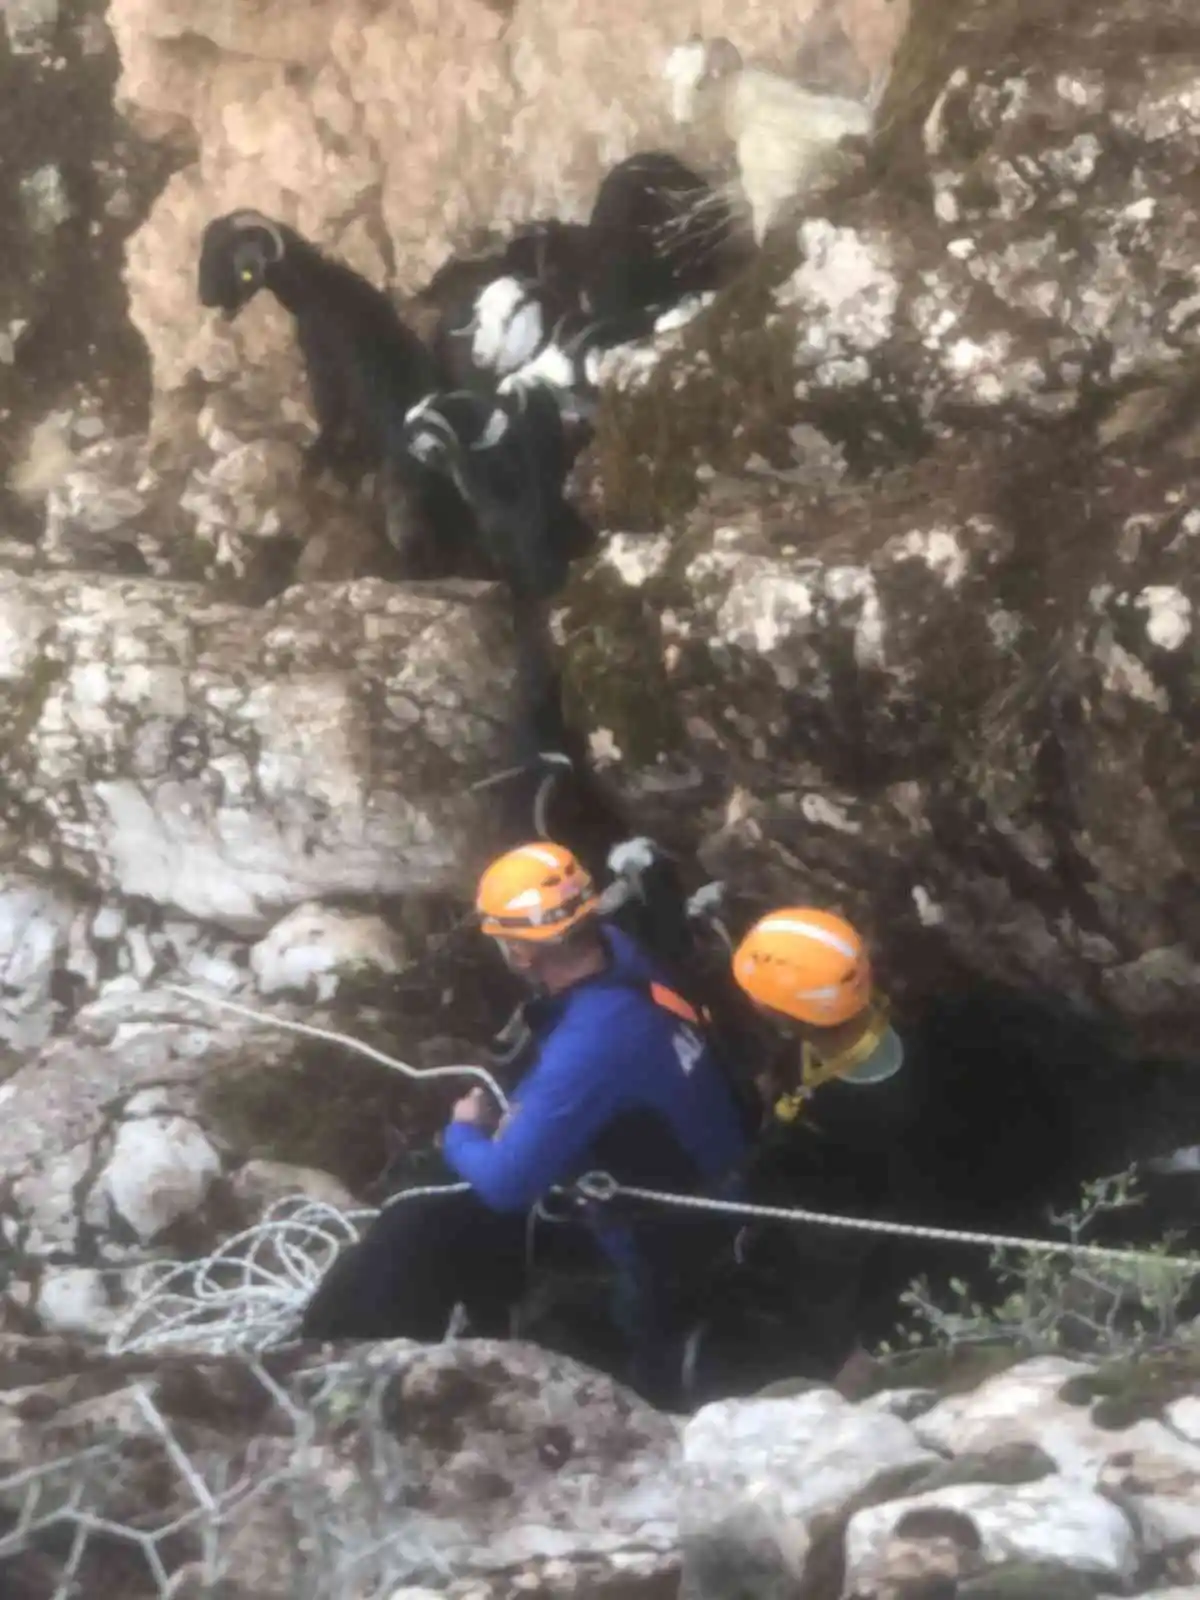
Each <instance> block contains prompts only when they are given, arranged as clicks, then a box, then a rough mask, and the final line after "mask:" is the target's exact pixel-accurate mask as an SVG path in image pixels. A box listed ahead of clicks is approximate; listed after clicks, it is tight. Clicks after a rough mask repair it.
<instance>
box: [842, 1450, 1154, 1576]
mask: <svg viewBox="0 0 1200 1600" xmlns="http://www.w3.org/2000/svg"><path fill="white" fill-rule="evenodd" d="M932 1511H939V1512H942V1511H949V1512H957V1513H960V1514H962V1515H964V1516H965V1517H966V1518H968V1519H969V1521H970V1522H971V1523H972V1524H973V1526H974V1527H975V1529H976V1530H977V1532H978V1536H979V1548H980V1554H981V1557H982V1560H983V1561H984V1562H986V1563H989V1564H995V1563H998V1562H1000V1561H1007V1560H1013V1559H1019V1560H1029V1561H1055V1562H1059V1563H1061V1564H1062V1565H1064V1566H1067V1567H1070V1568H1074V1569H1076V1570H1078V1571H1081V1572H1083V1573H1091V1574H1094V1575H1095V1576H1096V1577H1098V1578H1100V1579H1101V1580H1103V1581H1104V1582H1105V1583H1108V1584H1124V1583H1128V1582H1129V1581H1130V1579H1132V1577H1133V1575H1134V1573H1135V1572H1136V1571H1137V1567H1138V1561H1139V1550H1138V1542H1137V1536H1136V1534H1135V1532H1134V1529H1133V1528H1132V1526H1131V1525H1130V1523H1129V1521H1128V1520H1127V1519H1126V1517H1125V1516H1124V1515H1123V1514H1122V1513H1121V1512H1120V1511H1119V1510H1118V1509H1117V1507H1116V1506H1114V1505H1113V1504H1112V1502H1111V1501H1109V1500H1106V1499H1105V1498H1104V1497H1103V1496H1102V1495H1099V1494H1097V1493H1095V1491H1093V1490H1090V1489H1086V1488H1084V1487H1082V1486H1081V1485H1079V1484H1072V1483H1069V1482H1067V1481H1065V1480H1064V1479H1061V1478H1049V1479H1046V1480H1045V1481H1044V1482H1042V1483H1026V1484H1020V1485H1018V1486H1017V1487H1014V1488H995V1487H992V1486H990V1485H986V1484H963V1485H961V1486H958V1487H955V1488H949V1489H938V1490H934V1491H933V1492H932V1493H930V1494H923V1495H916V1496H913V1497H911V1498H909V1499H902V1500H892V1501H889V1502H888V1503H887V1504H886V1505H879V1506H869V1507H867V1508H865V1509H864V1510H862V1511H858V1512H856V1513H855V1514H854V1515H853V1516H852V1517H851V1518H850V1522H849V1525H848V1526H847V1529H846V1581H847V1588H848V1589H849V1590H850V1592H852V1593H855V1592H857V1593H867V1594H869V1593H871V1590H872V1587H873V1585H874V1584H875V1583H876V1582H877V1581H878V1577H879V1575H880V1573H881V1571H882V1568H883V1561H884V1557H885V1553H886V1550H887V1541H888V1540H889V1539H890V1538H891V1537H892V1535H893V1534H894V1532H895V1530H896V1526H897V1524H898V1523H900V1522H902V1521H903V1520H905V1519H906V1518H908V1517H909V1516H912V1515H915V1514H916V1513H917V1512H922V1513H924V1512H932Z"/></svg>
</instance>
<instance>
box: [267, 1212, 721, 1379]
mask: <svg viewBox="0 0 1200 1600" xmlns="http://www.w3.org/2000/svg"><path fill="white" fill-rule="evenodd" d="M638 1231H639V1237H640V1242H641V1247H642V1248H641V1249H640V1250H639V1251H638V1252H637V1259H636V1260H634V1261H630V1262H628V1263H627V1264H626V1265H625V1266H623V1267H618V1266H614V1265H613V1264H611V1263H608V1262H606V1260H605V1257H604V1254H603V1253H602V1252H601V1250H600V1248H599V1246H598V1244H597V1242H596V1240H595V1238H594V1237H593V1236H592V1235H591V1233H590V1230H588V1229H586V1228H585V1227H584V1226H583V1225H582V1224H580V1223H566V1224H542V1225H541V1226H540V1228H539V1232H538V1235H537V1239H538V1247H537V1252H536V1257H537V1264H538V1265H537V1271H538V1274H539V1276H543V1275H544V1276H548V1277H551V1278H553V1277H554V1276H555V1275H556V1274H560V1273H561V1274H565V1273H568V1272H571V1271H576V1272H578V1271H579V1270H580V1269H590V1270H591V1271H592V1272H595V1271H596V1269H597V1268H599V1269H600V1271H601V1272H602V1273H603V1276H604V1278H605V1279H606V1280H607V1281H608V1291H607V1293H606V1295H605V1297H604V1298H605V1301H606V1309H607V1312H608V1322H609V1330H608V1331H609V1334H610V1335H611V1336H609V1337H606V1336H605V1335H604V1333H602V1332H600V1330H598V1329H596V1328H595V1327H594V1325H593V1327H592V1329H591V1331H590V1334H589V1336H588V1337H587V1338H586V1340H585V1343H586V1344H587V1346H589V1347H591V1346H592V1345H593V1341H595V1348H594V1351H593V1349H591V1348H588V1349H586V1350H585V1349H579V1348H578V1347H575V1348H572V1345H573V1341H568V1344H567V1345H566V1346H565V1347H563V1346H560V1345H559V1344H558V1341H557V1340H556V1339H553V1338H552V1339H551V1341H550V1342H551V1344H552V1345H553V1346H554V1347H556V1348H566V1349H568V1350H569V1351H571V1353H575V1354H578V1355H579V1356H581V1358H582V1359H584V1360H588V1361H590V1362H591V1363H592V1364H595V1365H599V1366H602V1367H604V1368H605V1369H607V1370H609V1371H610V1372H611V1373H612V1375H613V1376H614V1377H617V1378H618V1379H620V1380H621V1381H623V1382H625V1383H628V1384H629V1385H630V1386H631V1387H632V1388H634V1389H636V1390H637V1391H638V1392H639V1393H640V1394H641V1395H642V1396H643V1397H644V1398H645V1399H647V1400H649V1401H650V1402H651V1403H652V1404H654V1405H658V1406H662V1407H666V1408H672V1407H675V1406H676V1405H678V1404H679V1402H680V1391H679V1383H680V1378H681V1360H682V1346H683V1339H684V1337H685V1335H686V1332H687V1327H688V1324H689V1321H690V1318H691V1317H692V1316H694V1314H695V1313H694V1311H693V1310H692V1308H691V1306H690V1305H688V1303H687V1302H688V1301H689V1300H690V1298H691V1296H684V1297H683V1298H682V1300H681V1299H680V1297H679V1296H678V1295H677V1293H674V1292H672V1288H671V1285H672V1280H676V1279H678V1278H679V1277H680V1275H681V1266H682V1265H683V1264H684V1263H685V1262H686V1263H688V1264H689V1265H691V1260H692V1258H693V1257H694V1258H695V1265H694V1267H693V1268H692V1270H689V1271H684V1272H683V1273H682V1276H683V1277H684V1278H685V1279H690V1280H693V1281H694V1280H697V1279H698V1277H699V1268H700V1265H701V1263H703V1264H707V1263H708V1262H709V1261H710V1260H711V1257H712V1253H713V1251H714V1249H715V1248H716V1247H717V1244H718V1239H717V1238H715V1237H714V1236H713V1230H712V1229H711V1227H708V1226H702V1225H700V1224H698V1223H697V1222H696V1221H694V1220H691V1219H686V1220H684V1219H666V1220H665V1221H664V1220H663V1219H657V1220H656V1221H655V1220H650V1219H644V1220H643V1222H642V1224H641V1226H640V1227H639V1230H638ZM728 1234H729V1230H728V1228H727V1227H725V1228H723V1229H722V1231H721V1236H722V1238H724V1237H726V1236H727V1235H728ZM528 1244H529V1235H528V1219H527V1218H526V1216H524V1215H521V1216H516V1217H514V1216H501V1215H498V1214H497V1213H496V1212H494V1211H489V1210H488V1208H487V1207H486V1206H485V1205H484V1204H483V1203H482V1202H481V1201H480V1200H478V1199H477V1198H476V1196H475V1195H474V1194H473V1193H472V1192H471V1191H470V1190H464V1191H461V1192H458V1193H452V1194H432V1195H421V1196H419V1197H415V1198H403V1197H402V1198H398V1199H397V1200H396V1201H395V1202H394V1203H393V1204H391V1205H389V1206H385V1208H384V1209H383V1211H382V1212H381V1213H380V1214H379V1216H378V1217H376V1218H375V1220H374V1221H373V1222H372V1224H371V1226H370V1227H369V1229H368V1230H367V1232H366V1233H365V1234H364V1235H363V1237H362V1238H361V1239H360V1240H358V1241H357V1242H356V1243H355V1244H352V1245H349V1246H348V1247H347V1248H346V1249H344V1250H343V1251H342V1252H341V1254H340V1255H339V1256H338V1257H337V1258H336V1260H335V1261H334V1262H333V1265H332V1266H331V1267H330V1268H329V1270H328V1271H327V1272H326V1274H325V1276H324V1278H322V1280H321V1282H320V1283H319V1284H318V1285H317V1288H316V1290H315V1291H314V1293H313V1295H312V1298H311V1299H310V1300H309V1302H308V1305H307V1306H306V1308H305V1310H304V1314H303V1318H302V1322H301V1326H300V1330H299V1331H300V1337H301V1338H306V1339H322V1340H324V1339H329V1340H333V1339H418V1340H420V1341H422V1342H423V1343H433V1342H435V1341H437V1340H440V1339H441V1338H443V1337H444V1336H445V1333H446V1330H447V1327H448V1325H449V1322H450V1317H451V1315H452V1313H453V1311H454V1307H455V1305H456V1304H458V1303H461V1304H462V1305H463V1307H464V1308H465V1310H466V1313H467V1317H468V1319H469V1332H470V1333H471V1334H472V1335H474V1336H476V1337H480V1338H495V1339H502V1338H506V1337H508V1336H509V1334H510V1331H511V1312H512V1309H513V1307H514V1306H516V1305H517V1303H518V1302H519V1301H521V1300H522V1299H523V1298H524V1296H525V1294H526V1292H527V1290H528V1289H529V1288H530V1287H531V1285H530V1274H529V1270H528V1256H529V1251H528ZM530 1337H533V1338H535V1339H536V1338H537V1337H538V1335H537V1333H536V1332H535V1333H533V1334H531V1335H530ZM539 1342H540V1341H539Z"/></svg>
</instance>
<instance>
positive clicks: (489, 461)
mask: <svg viewBox="0 0 1200 1600" xmlns="http://www.w3.org/2000/svg"><path fill="white" fill-rule="evenodd" d="M404 442H405V448H406V450H407V451H408V453H409V455H410V456H411V457H412V458H413V459H414V460H416V461H418V462H419V463H420V464H421V465H422V466H423V467H424V468H425V469H426V470H429V471H433V472H437V473H442V474H444V475H445V477H446V479H447V480H448V481H449V482H451V483H452V484H453V485H454V487H455V489H456V490H457V492H458V493H459V494H460V495H461V496H462V499H463V500H464V501H465V502H466V503H467V505H469V506H470V508H471V512H472V514H473V516H474V518H475V522H476V524H477V527H478V543H479V545H480V547H481V549H482V551H483V553H484V555H485V557H486V559H487V560H488V561H489V563H490V564H491V566H492V568H493V569H494V570H495V571H496V572H497V574H503V575H504V577H505V579H506V581H507V582H508V585H509V587H510V589H511V590H512V592H513V594H514V595H515V596H517V597H518V598H520V599H532V600H541V599H547V598H548V597H549V596H550V595H552V594H554V593H555V592H556V591H557V590H558V589H560V588H561V587H562V585H563V583H564V582H565V581H566V577H567V572H568V569H569V566H570V563H571V561H572V560H574V559H575V558H576V557H577V556H580V555H583V554H585V553H586V552H587V551H588V550H589V549H590V548H591V546H592V544H593V542H594V533H593V530H592V529H591V528H590V527H589V525H588V524H587V523H586V522H585V521H584V519H583V518H582V517H581V516H580V515H579V513H578V512H577V511H576V510H575V509H574V507H573V506H571V505H570V503H569V502H568V501H567V500H566V499H565V498H564V495H563V485H564V481H565V479H566V475H567V471H568V469H569V466H570V447H569V444H568V440H567V437H566V429H565V425H564V421H563V417H562V414H561V411H560V408H559V405H558V403H557V401H556V399H555V397H554V396H553V395H552V394H551V392H550V390H549V389H548V388H546V387H545V386H541V385H534V386H532V387H531V388H529V389H528V390H524V389H522V390H518V391H516V392H515V393H511V394H506V395H498V394H497V395H492V396H487V395H483V394H480V393H478V392H476V391H473V390H469V389H459V390H453V391H449V392H443V393H437V394H432V395H428V396H426V398H425V399H423V400H421V401H420V402H418V404H417V405H415V406H414V407H413V408H412V410H411V411H410V412H409V415H408V418H407V420H406V425H405V435H404Z"/></svg>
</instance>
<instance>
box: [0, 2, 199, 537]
mask: <svg viewBox="0 0 1200 1600" xmlns="http://www.w3.org/2000/svg"><path fill="white" fill-rule="evenodd" d="M106 10H107V8H106V6H105V5H104V4H103V3H102V0H63V3H62V5H61V7H60V10H59V16H58V22H57V27H56V29H55V32H54V35H53V38H52V40H51V41H50V43H49V46H48V47H47V48H45V49H43V50H41V51H37V52H30V53H27V54H16V53H14V51H13V49H12V48H11V44H10V41H9V37H8V33H7V31H6V29H5V28H4V27H2V26H0V336H7V337H8V338H11V339H12V341H13V345H12V350H11V354H12V360H11V361H6V360H3V359H0V529H3V531H4V532H5V533H8V534H12V533H16V534H18V535H20V536H23V537H28V538H30V539H33V538H35V537H36V536H37V534H38V532H39V531H40V517H39V516H38V515H37V513H36V512H31V511H30V509H29V508H28V507H26V506H22V505H21V503H20V502H19V501H17V500H16V498H15V497H14V496H13V495H12V493H11V492H10V491H9V490H8V488H7V486H6V480H7V477H8V472H9V469H10V468H11V466H12V465H13V463H14V460H16V459H19V457H20V454H21V453H22V452H23V449H24V444H25V438H26V434H27V431H28V429H29V427H30V426H31V425H32V424H34V423H36V422H37V421H39V420H40V419H41V418H42V417H44V416H45V415H46V414H47V413H48V412H50V411H52V410H54V409H56V408H58V407H63V406H67V405H70V404H71V403H72V402H74V401H76V400H78V398H80V397H81V396H82V395H84V394H88V395H90V396H92V397H94V398H95V400H97V401H98V402H99V403H100V406H101V409H102V410H103V412H104V413H105V415H106V417H107V419H108V421H109V425H110V427H111V428H113V429H114V430H115V431H137V430H140V429H142V428H144V427H145V426H146V422H147V419H148V414H149V399H150V361H149V355H148V352H147V350H146V347H145V344H144V342H143V340H142V338H141V336H140V335H139V334H138V333H137V331H136V330H135V328H134V327H133V325H132V324H131V322H130V320H129V306H128V296H127V294H126V290H125V284H124V281H123V279H122V266H123V259H124V247H125V242H126V240H127V239H128V237H129V236H130V234H131V233H133V232H134V230H135V229H136V228H137V227H138V226H139V225H140V224H141V222H142V220H143V219H144V217H145V216H146V214H147V212H148V211H149V209H150V206H151V204H152V203H153V200H154V198H155V196H156V195H157V194H158V193H159V192H160V190H161V189H162V186H163V184H164V183H165V182H166V180H167V178H168V176H169V175H170V173H171V172H172V171H173V170H175V169H177V168H178V167H179V166H180V165H182V164H183V159H184V153H183V152H180V151H172V150H169V149H166V148H162V147H158V148H156V147H153V146H150V145H148V144H146V143H145V142H144V141H143V140H141V139H140V138H139V137H138V136H137V135H135V134H134V132H133V130H132V129H131V128H130V127H129V125H128V124H127V123H126V121H125V120H124V118H123V117H121V116H120V115H119V114H118V113H117V112H116V110H115V109H114V107H113V91H114V87H115V84H116V81H117V76H118V72H119V67H120V63H119V59H118V55H117V50H116V46H115V44H114V42H113V39H112V36H111V35H110V33H109V31H108V28H107V26H106V24H105V21H104V18H105V13H106ZM5 348H7V345H5Z"/></svg>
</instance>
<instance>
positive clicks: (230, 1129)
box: [200, 1045, 434, 1192]
mask: <svg viewBox="0 0 1200 1600" xmlns="http://www.w3.org/2000/svg"><path fill="white" fill-rule="evenodd" d="M385 1048H386V1046H385ZM429 1098H430V1101H431V1102H432V1097H429ZM413 1101H414V1096H413V1090H412V1086H411V1084H409V1083H407V1081H405V1080H404V1079H402V1078H400V1076H399V1075H398V1074H397V1073H393V1072H388V1071H387V1070H386V1069H385V1068H382V1067H379V1066H376V1065H375V1064H374V1063H371V1062H367V1061H362V1060H355V1059H353V1058H351V1059H347V1056H346V1053H345V1052H344V1051H341V1050H336V1049H333V1048H331V1047H328V1046H326V1047H320V1046H313V1047H309V1046H307V1045H305V1046H301V1047H300V1048H299V1049H297V1051H296V1053H295V1055H293V1056H291V1057H289V1058H288V1059H287V1060H286V1061H283V1062H279V1063H273V1064H270V1065H263V1064H261V1063H259V1062H254V1061H251V1062H249V1063H233V1064H229V1065H227V1066H224V1067H221V1068H218V1069H217V1070H216V1071H214V1072H213V1073H212V1075H211V1076H210V1077H209V1078H208V1079H207V1081H206V1082H205V1085H204V1088H203V1090H202V1092H201V1097H200V1110H201V1113H202V1115H203V1117H204V1119H205V1120H206V1121H207V1122H208V1123H209V1125H211V1126H212V1128H213V1129H214V1131H215V1132H216V1133H218V1134H219V1135H220V1136H221V1137H223V1138H224V1139H227V1140H228V1141H229V1142H230V1144H232V1145H233V1146H234V1147H235V1149H236V1150H237V1152H238V1154H239V1156H240V1157H241V1158H242V1159H244V1160H250V1159H254V1158H262V1159H267V1160H271V1161H286V1162H293V1163H295V1164H296V1165H297V1166H306V1167H317V1168H319V1169H320V1170H321V1171H323V1172H329V1173H332V1174H333V1176H334V1177H336V1178H339V1179H340V1180H341V1181H342V1182H343V1183H344V1184H346V1186H347V1187H348V1188H350V1189H352V1190H355V1191H356V1192H361V1191H362V1189H363V1187H364V1185H366V1184H369V1183H370V1182H372V1181H373V1180H374V1179H376V1178H377V1177H378V1176H379V1175H380V1173H381V1172H382V1171H383V1170H384V1168H385V1166H386V1165H387V1164H388V1162H389V1160H390V1159H391V1158H392V1156H393V1155H394V1154H395V1150H394V1147H393V1146H392V1144H391V1143H390V1142H389V1131H388V1130H389V1129H393V1128H394V1129H401V1130H403V1131H404V1133H405V1135H406V1136H407V1137H411V1139H412V1142H413V1144H414V1145H417V1144H420V1143H424V1142H425V1140H426V1139H427V1137H428V1131H427V1130H425V1129H423V1128H421V1129H419V1128H418V1127H417V1126H416V1122H417V1117H416V1115H414V1104H413ZM433 1110H434V1108H433V1105H432V1103H431V1104H430V1105H429V1106H426V1105H424V1104H422V1105H421V1106H420V1108H419V1114H422V1116H423V1115H424V1114H425V1113H427V1112H428V1113H431V1114H432V1113H433Z"/></svg>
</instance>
